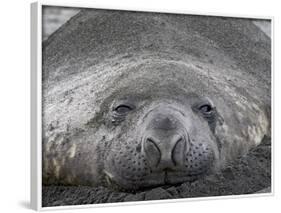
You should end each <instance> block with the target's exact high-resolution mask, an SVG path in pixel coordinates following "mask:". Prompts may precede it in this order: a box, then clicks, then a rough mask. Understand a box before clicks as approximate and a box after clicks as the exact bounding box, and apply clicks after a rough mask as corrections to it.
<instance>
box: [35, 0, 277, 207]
mask: <svg viewBox="0 0 281 213" xmlns="http://www.w3.org/2000/svg"><path fill="white" fill-rule="evenodd" d="M42 6H58V7H73V8H93V9H108V10H123V11H139V12H157V13H177V14H187V15H204V16H223V17H233V18H250V19H267V20H270V21H271V89H272V90H271V133H272V134H271V140H272V142H271V143H272V145H271V153H272V165H271V172H272V177H271V182H272V183H271V193H260V194H245V195H227V196H213V197H199V198H181V199H168V200H153V201H136V202H120V203H103V204H85V205H69V206H56V207H42ZM273 44H274V17H272V16H256V15H240V14H239V15H237V14H229V13H228V14H225V13H210V12H196V11H187V10H168V9H151V8H133V7H119V6H112V5H98V4H87V5H85V4H83V3H70V2H64V3H61V2H59V3H58V2H55V1H44V0H42V1H38V2H36V3H32V4H31V208H32V209H34V210H37V211H48V210H63V209H81V208H83V209H84V208H92V207H95V208H97V207H112V206H123V205H126V206H131V205H143V204H157V203H174V202H186V201H204V200H218V199H230V198H231V199H233V198H235V199H237V198H249V197H261V196H266V197H268V196H274V192H275V190H274V186H275V184H274V182H275V179H274V177H275V176H274V175H275V173H274V156H275V149H274V116H273V115H274V45H273Z"/></svg>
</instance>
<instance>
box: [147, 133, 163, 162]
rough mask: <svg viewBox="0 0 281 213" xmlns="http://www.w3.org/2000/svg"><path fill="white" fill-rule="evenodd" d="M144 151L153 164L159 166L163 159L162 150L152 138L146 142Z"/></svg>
mask: <svg viewBox="0 0 281 213" xmlns="http://www.w3.org/2000/svg"><path fill="white" fill-rule="evenodd" d="M144 151H145V155H146V158H147V160H148V162H149V163H150V164H151V166H155V167H156V166H157V165H158V164H159V162H160V159H161V151H160V149H159V147H158V146H157V144H156V142H155V141H154V140H153V139H152V138H147V139H146V140H145V142H144Z"/></svg>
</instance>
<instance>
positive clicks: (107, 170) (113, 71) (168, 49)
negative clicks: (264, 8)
mask: <svg viewBox="0 0 281 213" xmlns="http://www.w3.org/2000/svg"><path fill="white" fill-rule="evenodd" d="M270 58H271V56H270V38H268V37H267V36H266V35H265V34H264V33H263V32H262V31H260V30H259V29H258V28H257V27H256V26H255V25H254V24H253V23H252V21H251V20H248V19H238V18H224V17H206V16H193V15H176V14H157V13H141V12H129V11H110V10H84V11H82V12H80V13H79V14H78V15H76V16H75V17H73V18H72V19H71V20H70V21H69V22H68V23H66V24H65V25H64V26H63V27H62V28H60V29H59V30H58V31H57V32H56V33H54V34H53V35H52V36H50V38H49V39H48V40H47V41H46V42H44V45H43V146H42V149H43V150H42V152H43V156H42V159H43V184H45V185H48V184H64V185H68V184H69V185H92V186H97V185H106V186H108V187H112V188H115V189H119V190H140V189H143V188H149V187H155V186H159V185H165V184H179V183H182V182H186V181H193V180H196V179H198V178H201V177H202V176H205V175H208V174H211V173H214V172H216V171H219V170H220V169H222V168H224V167H226V166H227V165H228V164H229V162H231V161H233V160H234V159H236V158H237V157H238V156H241V155H244V154H246V153H247V151H248V150H249V149H250V148H251V147H254V146H257V145H258V144H259V143H260V142H261V141H262V139H263V137H264V136H265V135H270V123H271V121H270V102H271V101H270V100H271V96H270V89H271V83H270V78H271V72H270V70H271V68H270V64H271V61H270Z"/></svg>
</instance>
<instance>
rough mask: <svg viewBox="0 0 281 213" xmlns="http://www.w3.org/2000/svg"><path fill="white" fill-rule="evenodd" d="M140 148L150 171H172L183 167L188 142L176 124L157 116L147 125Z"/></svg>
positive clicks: (167, 118) (169, 119) (166, 117)
mask: <svg viewBox="0 0 281 213" xmlns="http://www.w3.org/2000/svg"><path fill="white" fill-rule="evenodd" d="M142 146H143V152H144V155H145V158H146V160H147V161H148V163H149V166H150V167H151V169H152V170H154V171H155V170H156V171H163V170H171V171H173V170H177V168H178V167H180V166H182V165H183V163H184V156H185V153H186V150H187V148H188V147H189V141H188V138H187V137H186V136H185V135H184V134H181V132H180V128H179V124H178V122H175V121H174V120H173V119H172V118H169V117H168V116H163V115H161V116H159V115H158V116H156V118H155V119H153V120H151V122H150V124H149V125H148V129H147V131H146V132H145V135H144V140H143V144H142Z"/></svg>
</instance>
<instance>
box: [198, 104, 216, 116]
mask: <svg viewBox="0 0 281 213" xmlns="http://www.w3.org/2000/svg"><path fill="white" fill-rule="evenodd" d="M199 110H200V112H202V113H203V114H210V113H212V111H213V107H212V106H211V105H210V104H204V105H202V106H200V107H199Z"/></svg>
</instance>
